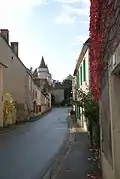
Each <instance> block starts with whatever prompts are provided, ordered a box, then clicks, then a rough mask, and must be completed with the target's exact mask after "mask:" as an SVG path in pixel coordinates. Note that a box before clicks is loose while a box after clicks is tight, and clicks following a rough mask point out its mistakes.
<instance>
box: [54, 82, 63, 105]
mask: <svg viewBox="0 0 120 179" xmlns="http://www.w3.org/2000/svg"><path fill="white" fill-rule="evenodd" d="M52 94H53V95H54V97H55V104H60V103H61V102H62V101H63V100H64V87H63V85H62V84H61V83H60V82H55V83H53V89H52Z"/></svg>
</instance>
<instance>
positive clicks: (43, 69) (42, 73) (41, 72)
mask: <svg viewBox="0 0 120 179" xmlns="http://www.w3.org/2000/svg"><path fill="white" fill-rule="evenodd" d="M48 74H49V71H48V67H47V65H46V64H45V61H44V57H43V56H42V59H41V63H40V66H39V67H38V78H39V79H44V80H45V79H47V78H48Z"/></svg>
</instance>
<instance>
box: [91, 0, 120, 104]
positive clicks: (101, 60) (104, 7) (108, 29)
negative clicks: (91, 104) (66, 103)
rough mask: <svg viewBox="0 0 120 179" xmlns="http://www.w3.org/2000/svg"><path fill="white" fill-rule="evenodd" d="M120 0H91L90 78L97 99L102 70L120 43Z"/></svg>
mask: <svg viewBox="0 0 120 179" xmlns="http://www.w3.org/2000/svg"><path fill="white" fill-rule="evenodd" d="M119 29H120V2H119V1H118V0H116V1H115V0H90V38H91V47H90V80H91V91H92V93H93V95H94V99H95V100H96V101H98V100H99V95H100V89H101V74H102V73H101V72H102V70H103V68H104V67H105V66H106V64H107V61H108V60H109V58H110V57H111V55H112V54H113V53H114V51H115V49H116V47H117V46H118V44H119V43H120V30H119Z"/></svg>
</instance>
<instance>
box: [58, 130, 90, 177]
mask: <svg viewBox="0 0 120 179" xmlns="http://www.w3.org/2000/svg"><path fill="white" fill-rule="evenodd" d="M76 130H77V131H76V134H75V140H74V141H73V144H72V145H71V147H70V149H69V151H68V153H67V154H66V156H65V157H64V160H63V162H62V164H61V166H59V169H58V172H57V176H56V179H87V174H88V173H89V172H90V170H91V161H89V160H88V158H89V156H90V153H89V149H88V135H87V133H86V132H82V131H81V130H80V129H79V128H77V129H76Z"/></svg>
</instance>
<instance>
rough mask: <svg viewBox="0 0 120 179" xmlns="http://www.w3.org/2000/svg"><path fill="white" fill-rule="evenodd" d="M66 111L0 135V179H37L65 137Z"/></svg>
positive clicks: (63, 110)
mask: <svg viewBox="0 0 120 179" xmlns="http://www.w3.org/2000/svg"><path fill="white" fill-rule="evenodd" d="M67 112H68V109H67V108H58V109H53V110H52V111H51V112H50V113H49V114H48V115H46V116H44V117H43V118H42V119H40V120H38V121H36V122H31V123H26V124H24V125H21V126H20V127H18V128H17V129H15V130H12V131H9V132H7V133H4V134H2V135H0V179H39V178H40V175H41V172H42V171H43V170H44V169H45V168H46V167H47V166H48V164H49V162H50V160H51V159H52V158H53V157H54V156H55V154H56V153H57V151H58V149H59V148H60V146H61V145H62V143H63V141H64V139H65V138H66V136H67V134H68V130H67V129H68V128H67V127H68V126H67V121H66V117H67V115H68V113H67Z"/></svg>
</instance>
